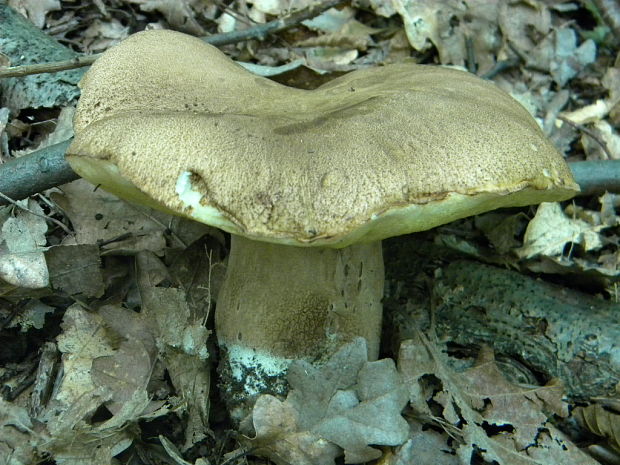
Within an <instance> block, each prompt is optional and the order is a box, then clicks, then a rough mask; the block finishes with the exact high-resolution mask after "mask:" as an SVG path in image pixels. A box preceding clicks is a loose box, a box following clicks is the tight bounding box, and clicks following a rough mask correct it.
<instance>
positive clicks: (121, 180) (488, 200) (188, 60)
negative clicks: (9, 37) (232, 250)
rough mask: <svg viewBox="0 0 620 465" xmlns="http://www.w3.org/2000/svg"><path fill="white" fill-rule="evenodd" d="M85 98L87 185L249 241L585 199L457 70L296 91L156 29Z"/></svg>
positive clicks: (119, 51)
mask: <svg viewBox="0 0 620 465" xmlns="http://www.w3.org/2000/svg"><path fill="white" fill-rule="evenodd" d="M80 86H81V89H82V97H81V99H80V102H79V105H78V108H77V111H76V116H75V134H76V137H75V140H74V142H73V144H72V145H71V146H70V148H69V150H68V160H69V162H70V163H71V165H72V166H73V167H74V169H75V170H76V171H77V172H78V173H79V174H80V175H82V176H83V177H85V178H87V179H90V180H91V181H92V182H94V183H97V184H101V185H102V187H104V188H106V189H108V190H110V191H112V192H114V193H116V194H118V195H120V196H122V197H126V198H129V200H134V201H138V202H142V203H146V204H149V205H154V206H157V207H158V208H162V209H164V210H167V211H171V212H174V213H176V214H181V215H185V216H188V217H192V218H195V219H196V220H199V221H203V222H205V223H208V224H212V225H214V226H217V227H220V228H222V229H224V230H227V231H229V232H231V233H234V234H240V235H243V236H246V237H249V238H252V239H257V240H263V241H268V242H276V243H283V244H291V245H324V246H334V247H342V246H346V245H349V244H351V243H353V242H358V241H362V242H367V241H372V240H379V239H383V238H385V237H389V236H394V235H400V234H405V233H409V232H414V231H419V230H424V229H429V228H432V227H434V226H437V225H439V224H443V223H447V222H449V221H453V220H455V219H458V218H462V217H465V216H469V215H473V214H476V213H480V212H483V211H487V210H491V209H494V208H498V207H502V206H519V205H526V204H533V203H539V202H543V201H555V200H563V199H567V198H570V197H571V196H573V195H574V194H575V193H576V192H577V191H578V186H577V185H576V184H575V182H574V180H573V179H572V177H571V174H570V170H569V168H568V166H567V165H566V163H565V161H564V160H563V158H562V156H561V155H560V154H559V153H558V152H557V151H556V149H555V148H554V147H553V146H552V145H551V143H550V142H549V141H548V140H547V139H546V138H545V137H544V135H543V133H542V132H541V130H540V129H539V128H538V125H537V124H536V122H535V121H534V120H533V118H532V117H531V116H530V115H529V113H528V112H527V111H526V110H525V109H524V108H523V107H522V106H521V105H520V104H519V103H517V102H516V101H515V100H514V99H512V98H511V97H510V96H509V95H507V94H506V93H504V92H503V91H501V90H499V89H498V88H497V87H495V85H494V84H492V83H489V82H486V81H484V80H482V79H479V78H477V77H475V76H473V75H471V74H468V73H466V72H462V71H457V70H453V69H447V68H443V67H438V66H422V65H414V64H395V65H388V66H384V67H378V68H371V69H365V70H360V71H355V72H352V73H349V74H347V75H345V76H342V77H340V78H337V79H335V80H333V81H331V82H330V83H328V84H327V85H324V86H322V87H320V88H318V89H316V90H313V91H307V90H299V89H292V88H289V87H286V86H283V85H280V84H277V83H275V82H272V81H270V80H268V79H265V78H262V77H258V76H255V75H253V74H251V73H249V72H247V71H245V70H244V69H243V68H242V67H240V66H238V65H237V64H235V63H233V62H232V61H231V60H229V59H228V58H227V57H226V56H225V55H223V54H222V53H221V52H220V51H218V50H217V49H216V48H214V47H212V46H210V45H208V44H206V43H204V42H202V41H201V40H199V39H197V38H193V37H190V36H187V35H184V34H180V33H176V32H171V31H161V30H159V31H148V32H142V33H138V34H135V35H133V36H131V37H130V38H128V39H127V40H125V41H124V42H122V43H121V44H120V45H118V46H116V47H114V48H112V49H111V50H109V51H108V52H106V53H105V54H104V55H103V57H101V58H100V59H99V60H97V62H96V63H95V64H94V65H93V66H92V68H91V69H90V71H89V72H88V73H87V74H86V76H85V77H84V79H83V81H82V82H81V85H80Z"/></svg>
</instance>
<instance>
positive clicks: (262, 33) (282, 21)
mask: <svg viewBox="0 0 620 465" xmlns="http://www.w3.org/2000/svg"><path fill="white" fill-rule="evenodd" d="M344 1H345V0H327V1H325V2H319V3H315V4H313V5H310V6H309V7H307V8H304V9H301V10H298V11H295V12H293V13H291V14H288V15H285V16H283V17H281V18H278V19H274V20H273V21H269V22H268V23H265V24H259V25H258V26H254V27H251V28H248V29H245V30H243V31H233V32H226V33H224V34H214V35H211V36H207V37H203V38H202V40H204V41H205V42H207V43H208V44H211V45H227V44H234V43H237V42H242V41H244V40H250V39H259V40H264V39H265V38H266V37H267V36H268V35H269V34H275V33H277V32H280V31H283V30H285V29H288V28H290V27H293V26H296V25H297V24H299V23H301V22H302V21H305V20H307V19H311V18H314V17H315V16H318V15H319V14H321V13H322V12H324V11H325V10H329V9H330V8H333V7H335V6H338V5H340V4H341V3H344ZM101 55H102V54H101V53H97V54H93V55H86V56H80V57H76V58H73V59H71V60H65V61H55V62H50V63H40V64H36V65H23V66H11V67H8V68H4V69H0V79H2V78H10V77H23V76H29V75H32V74H41V73H56V72H58V71H66V70H68V69H75V68H82V67H84V66H90V65H92V64H93V63H94V61H95V60H96V59H97V58H99V57H100V56H101Z"/></svg>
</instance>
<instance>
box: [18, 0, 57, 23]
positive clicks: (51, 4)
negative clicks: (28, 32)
mask: <svg viewBox="0 0 620 465" xmlns="http://www.w3.org/2000/svg"><path fill="white" fill-rule="evenodd" d="M9 6H10V7H11V8H14V9H15V10H17V11H19V12H20V13H22V14H23V15H24V16H26V17H27V18H28V19H29V20H30V21H32V23H33V24H34V25H35V26H37V27H38V28H39V29H42V28H43V26H45V15H47V13H48V12H50V11H58V10H60V1H59V0H9Z"/></svg>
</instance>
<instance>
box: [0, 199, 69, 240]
mask: <svg viewBox="0 0 620 465" xmlns="http://www.w3.org/2000/svg"><path fill="white" fill-rule="evenodd" d="M0 198H2V199H3V200H4V201H5V202H8V203H10V204H12V205H14V206H15V207H17V208H19V209H21V210H24V211H25V212H28V213H30V214H31V215H34V216H38V217H39V218H43V219H45V220H47V221H51V222H52V223H54V224H55V225H56V226H58V227H59V228H60V229H62V230H63V231H64V232H66V233H67V235H69V236H73V232H72V231H71V230H70V229H69V228H67V227H66V226H65V225H64V224H62V223H61V222H60V221H58V220H57V219H56V218H52V217H51V216H47V215H43V214H41V213H37V212H35V211H32V210H30V209H29V208H28V207H24V206H22V205H20V204H19V203H17V201H15V200H13V199H12V198H11V197H9V196H8V195H5V194H4V193H3V192H0Z"/></svg>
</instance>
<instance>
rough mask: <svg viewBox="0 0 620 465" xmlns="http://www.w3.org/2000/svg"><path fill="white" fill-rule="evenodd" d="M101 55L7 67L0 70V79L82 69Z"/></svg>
mask: <svg viewBox="0 0 620 465" xmlns="http://www.w3.org/2000/svg"><path fill="white" fill-rule="evenodd" d="M101 55H102V53H96V54H94V55H85V56H81V57H75V58H72V59H71V60H64V61H54V62H50V63H37V64H35V65H21V66H9V67H7V68H0V79H2V78H12V77H24V76H29V75H31V74H42V73H57V72H59V71H66V70H68V69H76V68H83V67H84V66H90V65H92V64H93V63H94V62H95V60H96V59H97V58H99V57H100V56H101Z"/></svg>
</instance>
